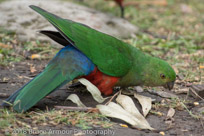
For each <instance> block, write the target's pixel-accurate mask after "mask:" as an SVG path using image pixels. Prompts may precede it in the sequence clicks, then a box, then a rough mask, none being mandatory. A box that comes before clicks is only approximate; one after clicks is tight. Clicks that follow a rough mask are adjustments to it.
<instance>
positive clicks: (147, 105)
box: [134, 93, 152, 117]
mask: <svg viewBox="0 0 204 136" xmlns="http://www.w3.org/2000/svg"><path fill="white" fill-rule="evenodd" d="M134 97H135V98H136V99H137V100H138V101H139V102H140V104H141V105H142V111H143V114H144V116H145V117H146V116H147V114H148V113H149V111H150V110H151V108H152V99H151V98H150V97H146V96H142V95H139V94H136V93H134Z"/></svg>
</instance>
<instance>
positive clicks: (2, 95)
mask: <svg viewBox="0 0 204 136" xmlns="http://www.w3.org/2000/svg"><path fill="white" fill-rule="evenodd" d="M9 96H10V95H9V94H6V93H0V98H8V97H9Z"/></svg>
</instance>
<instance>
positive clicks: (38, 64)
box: [0, 60, 204, 136]
mask: <svg viewBox="0 0 204 136" xmlns="http://www.w3.org/2000/svg"><path fill="white" fill-rule="evenodd" d="M46 63H47V62H46V61H39V60H27V61H25V62H20V63H14V64H13V65H11V66H10V67H3V66H0V69H1V72H0V93H7V94H12V93H13V92H14V91H15V90H17V89H18V88H20V87H21V86H22V85H23V84H25V83H26V82H28V81H29V80H30V79H29V78H33V77H34V76H35V75H37V73H39V72H40V71H41V70H42V69H43V68H44V66H45V64H46ZM31 64H32V67H35V69H36V70H37V71H36V72H34V73H31V70H30V65H31ZM79 90H85V88H84V87H77V90H76V88H71V89H70V88H68V85H67V86H65V87H63V88H61V89H59V90H57V91H56V92H54V93H52V94H51V95H50V96H49V97H46V98H44V99H43V100H41V101H40V102H39V103H38V104H37V105H36V106H34V107H33V108H32V109H30V111H33V110H34V111H35V110H36V108H38V109H41V110H46V107H48V108H49V109H52V108H53V106H55V105H64V106H75V105H74V104H73V103H72V102H70V101H66V98H67V97H68V95H69V94H70V93H73V92H75V93H76V94H78V96H79V97H80V98H81V100H82V102H84V104H85V105H87V106H92V107H94V106H95V105H96V104H97V103H96V102H95V101H94V100H93V98H92V96H91V95H90V94H89V93H88V92H86V91H85V92H84V91H79ZM142 94H143V95H148V96H151V97H152V98H154V99H156V101H157V102H159V103H162V102H163V101H165V100H166V99H164V98H161V97H159V96H156V95H151V94H149V93H147V92H144V93H142ZM179 97H180V98H185V97H186V95H179ZM3 100H4V99H0V103H2V101H3ZM188 100H190V102H189V103H186V106H187V108H188V109H190V110H191V111H197V109H199V108H200V107H203V106H204V103H203V101H199V100H195V99H194V98H193V97H190V96H189V97H188ZM194 101H196V102H199V106H195V105H193V104H192V103H193V102H194ZM155 107H156V106H155ZM155 107H154V106H153V109H152V110H154V111H159V112H161V113H162V114H163V115H162V116H158V115H156V114H153V113H150V114H149V115H148V116H147V120H148V122H149V123H150V124H151V126H152V127H154V128H156V129H158V132H151V131H144V130H137V129H133V128H131V127H130V126H129V127H128V128H124V127H121V126H120V125H119V123H121V121H118V120H115V119H113V120H112V121H114V122H116V124H114V126H113V127H112V128H110V129H111V130H114V132H115V135H117V136H123V135H126V136H133V135H137V136H139V135H141V136H143V135H144V136H157V135H159V134H158V133H159V132H160V131H164V133H165V134H166V135H172V136H173V135H175V136H177V135H179V136H187V135H188V136H189V135H195V136H202V135H204V126H203V121H202V120H199V119H195V118H193V117H192V116H191V115H190V114H189V113H188V112H187V111H186V110H185V109H183V108H178V109H176V114H175V116H174V118H173V120H171V121H170V122H171V123H170V124H168V122H167V121H166V120H165V119H166V115H167V112H168V109H169V108H168V107H166V108H165V107H160V108H159V109H157V108H155ZM24 122H27V123H28V124H29V122H30V121H29V120H24ZM31 126H32V124H31ZM32 127H35V126H32ZM38 129H42V130H46V129H61V130H70V131H71V130H73V131H72V132H74V130H79V128H77V127H74V126H70V125H62V124H61V125H60V124H59V125H57V126H55V125H50V124H49V125H47V126H46V125H45V126H38ZM99 129H104V128H97V127H96V128H94V127H93V128H92V130H99ZM0 132H2V133H3V131H0ZM70 135H71V134H70ZM87 135H95V134H87ZM109 135H111V134H110V133H109Z"/></svg>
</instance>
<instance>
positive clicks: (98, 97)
mask: <svg viewBox="0 0 204 136" xmlns="http://www.w3.org/2000/svg"><path fill="white" fill-rule="evenodd" d="M79 82H81V83H82V84H83V85H85V86H86V88H87V90H88V91H89V92H90V93H91V95H92V96H93V98H94V100H96V101H97V102H98V103H102V102H104V101H105V100H106V99H107V98H103V97H102V95H101V92H100V91H99V90H98V88H97V87H96V86H95V85H93V84H92V83H91V82H89V81H88V80H86V79H85V78H80V79H79Z"/></svg>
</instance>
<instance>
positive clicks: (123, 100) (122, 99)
mask: <svg viewBox="0 0 204 136" xmlns="http://www.w3.org/2000/svg"><path fill="white" fill-rule="evenodd" d="M116 101H117V103H119V104H120V105H121V106H122V107H123V108H124V110H126V111H127V112H129V113H130V114H132V115H133V116H134V117H136V118H137V120H138V122H140V123H142V124H144V125H145V126H146V127H149V128H150V125H149V123H148V122H147V120H146V119H145V118H144V116H143V115H142V114H141V113H140V112H139V110H138V109H137V107H136V106H135V103H134V102H133V100H132V99H131V98H130V97H129V96H127V95H119V96H118V97H117V98H116ZM138 124H139V123H138Z"/></svg>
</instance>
